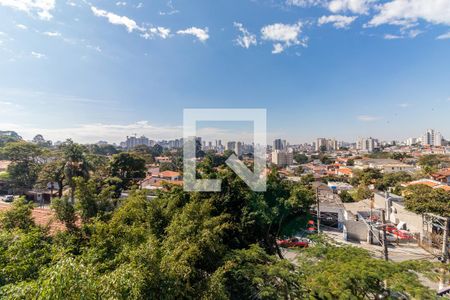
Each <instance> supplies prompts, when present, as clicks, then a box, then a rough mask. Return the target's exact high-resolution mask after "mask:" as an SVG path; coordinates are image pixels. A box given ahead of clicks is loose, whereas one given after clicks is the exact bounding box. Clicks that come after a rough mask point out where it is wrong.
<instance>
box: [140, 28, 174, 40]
mask: <svg viewBox="0 0 450 300" xmlns="http://www.w3.org/2000/svg"><path fill="white" fill-rule="evenodd" d="M141 36H142V37H143V38H145V39H152V38H153V37H155V36H157V37H160V38H162V39H167V38H169V37H170V29H169V28H165V27H150V28H148V29H147V31H146V32H144V33H143V34H141Z"/></svg>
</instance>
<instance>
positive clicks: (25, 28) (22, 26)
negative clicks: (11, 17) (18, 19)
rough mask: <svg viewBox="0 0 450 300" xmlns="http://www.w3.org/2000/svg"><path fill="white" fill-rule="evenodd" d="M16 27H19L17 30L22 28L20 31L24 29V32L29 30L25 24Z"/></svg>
mask: <svg viewBox="0 0 450 300" xmlns="http://www.w3.org/2000/svg"><path fill="white" fill-rule="evenodd" d="M16 27H17V28H20V29H22V30H27V29H28V27H27V26H25V25H23V24H17V25H16Z"/></svg>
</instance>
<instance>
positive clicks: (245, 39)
mask: <svg viewBox="0 0 450 300" xmlns="http://www.w3.org/2000/svg"><path fill="white" fill-rule="evenodd" d="M234 27H236V28H237V29H238V30H239V31H240V32H241V33H242V34H241V35H240V36H238V37H237V38H236V40H235V42H236V44H238V45H239V46H241V47H242V48H246V49H248V48H250V47H251V46H255V45H256V44H257V41H256V35H254V34H251V33H250V32H249V31H248V30H247V29H246V28H245V27H244V26H243V25H242V24H241V23H237V22H234Z"/></svg>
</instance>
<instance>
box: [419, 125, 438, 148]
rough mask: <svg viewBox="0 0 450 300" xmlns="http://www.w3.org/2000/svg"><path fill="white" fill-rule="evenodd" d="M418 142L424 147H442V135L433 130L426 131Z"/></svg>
mask: <svg viewBox="0 0 450 300" xmlns="http://www.w3.org/2000/svg"><path fill="white" fill-rule="evenodd" d="M420 140H421V142H422V145H424V146H442V134H441V133H440V132H439V131H435V130H434V129H428V130H427V131H426V132H425V134H424V135H422V137H421V139H420Z"/></svg>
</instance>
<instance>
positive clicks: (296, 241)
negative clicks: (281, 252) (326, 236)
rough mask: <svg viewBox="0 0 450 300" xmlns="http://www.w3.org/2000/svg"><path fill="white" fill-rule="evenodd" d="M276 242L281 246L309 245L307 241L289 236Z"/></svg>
mask: <svg viewBox="0 0 450 300" xmlns="http://www.w3.org/2000/svg"><path fill="white" fill-rule="evenodd" d="M277 244H278V246H280V247H283V248H294V247H296V248H307V247H308V246H309V241H308V240H307V239H302V238H296V237H294V238H290V239H285V240H277Z"/></svg>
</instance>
